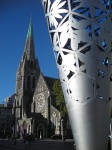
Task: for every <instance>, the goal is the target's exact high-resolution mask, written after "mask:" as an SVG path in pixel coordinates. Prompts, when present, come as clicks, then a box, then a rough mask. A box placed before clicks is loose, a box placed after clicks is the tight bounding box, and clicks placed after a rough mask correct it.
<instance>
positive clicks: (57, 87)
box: [52, 80, 67, 117]
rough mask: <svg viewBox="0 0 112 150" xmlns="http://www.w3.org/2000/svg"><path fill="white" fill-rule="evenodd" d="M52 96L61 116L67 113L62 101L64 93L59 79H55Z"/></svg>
mask: <svg viewBox="0 0 112 150" xmlns="http://www.w3.org/2000/svg"><path fill="white" fill-rule="evenodd" d="M52 97H53V99H55V104H56V106H57V107H58V108H59V110H60V113H61V117H64V116H65V115H66V114H67V109H66V105H65V101H64V95H63V91H62V87H61V84H60V81H59V80H55V81H54V83H53V88H52Z"/></svg>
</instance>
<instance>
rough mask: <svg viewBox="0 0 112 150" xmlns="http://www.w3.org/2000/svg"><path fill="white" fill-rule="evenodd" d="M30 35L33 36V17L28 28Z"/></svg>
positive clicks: (28, 35)
mask: <svg viewBox="0 0 112 150" xmlns="http://www.w3.org/2000/svg"><path fill="white" fill-rule="evenodd" d="M28 37H32V38H33V23H32V18H31V19H30V24H29V28H28V34H27V38H28Z"/></svg>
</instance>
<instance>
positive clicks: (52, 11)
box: [42, 0, 112, 150]
mask: <svg viewBox="0 0 112 150" xmlns="http://www.w3.org/2000/svg"><path fill="white" fill-rule="evenodd" d="M110 2H111V1H110V0H42V3H43V7H44V10H45V17H46V20H47V23H48V30H49V33H50V37H51V42H52V45H53V49H54V55H55V59H56V63H57V68H58V71H59V77H60V81H61V84H62V88H63V92H64V97H65V102H66V106H67V110H68V113H69V118H70V121H71V126H72V132H73V135H74V139H75V142H76V146H77V150H106V146H107V140H108V131H109V121H110V102H111V99H112V94H111V93H110V86H111V82H112V77H111V73H110V70H111V49H112V46H111V37H112V35H111V30H112V24H111V11H112V10H111V5H110Z"/></svg>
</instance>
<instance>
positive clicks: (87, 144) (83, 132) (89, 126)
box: [68, 100, 110, 150]
mask: <svg viewBox="0 0 112 150" xmlns="http://www.w3.org/2000/svg"><path fill="white" fill-rule="evenodd" d="M68 113H69V118H70V122H71V127H72V133H73V137H74V139H75V144H76V149H77V150H107V147H108V136H109V124H110V106H109V103H108V104H105V102H102V101H97V100H93V101H90V102H88V103H78V102H71V108H70V109H69V108H68Z"/></svg>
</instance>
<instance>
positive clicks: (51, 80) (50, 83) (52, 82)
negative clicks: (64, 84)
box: [44, 76, 59, 89]
mask: <svg viewBox="0 0 112 150" xmlns="http://www.w3.org/2000/svg"><path fill="white" fill-rule="evenodd" d="M44 78H45V81H46V83H47V85H48V87H49V89H52V87H53V84H54V81H56V80H59V79H57V78H52V77H47V76H44Z"/></svg>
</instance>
